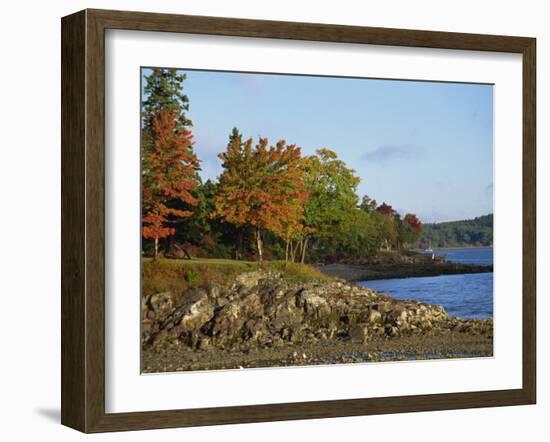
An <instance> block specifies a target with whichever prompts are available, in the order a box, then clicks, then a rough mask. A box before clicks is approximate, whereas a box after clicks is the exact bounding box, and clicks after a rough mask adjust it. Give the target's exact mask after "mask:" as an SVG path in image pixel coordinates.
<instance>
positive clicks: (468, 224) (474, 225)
mask: <svg viewBox="0 0 550 442" xmlns="http://www.w3.org/2000/svg"><path fill="white" fill-rule="evenodd" d="M430 241H431V244H432V247H455V246H456V247H468V246H492V245H493V214H490V215H484V216H479V217H477V218H474V219H467V220H462V221H450V222H444V223H431V224H424V225H423V226H422V236H421V237H420V241H419V243H418V246H419V247H421V248H426V247H427V246H429V244H430Z"/></svg>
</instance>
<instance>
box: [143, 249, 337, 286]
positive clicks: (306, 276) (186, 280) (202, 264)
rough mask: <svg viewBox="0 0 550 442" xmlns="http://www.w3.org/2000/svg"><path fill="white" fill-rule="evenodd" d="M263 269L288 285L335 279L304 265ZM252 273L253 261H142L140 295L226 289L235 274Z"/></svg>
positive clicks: (273, 263) (275, 265)
mask: <svg viewBox="0 0 550 442" xmlns="http://www.w3.org/2000/svg"><path fill="white" fill-rule="evenodd" d="M264 269H266V270H270V271H273V272H280V273H281V277H282V278H283V279H284V280H286V281H289V282H307V281H312V280H322V281H329V280H333V279H334V278H332V277H330V276H327V275H325V274H323V273H321V272H320V271H319V270H317V269H316V268H314V267H311V266H309V265H307V264H299V263H288V264H287V266H286V268H285V263H284V261H266V262H265V263H264ZM254 270H258V264H257V263H256V262H255V261H235V260H232V259H206V258H196V259H190V260H184V259H167V258H159V259H157V260H153V259H151V258H142V261H141V275H142V280H141V284H142V287H141V289H142V294H143V295H149V294H151V293H159V292H165V291H170V292H173V293H176V294H181V293H182V292H183V291H185V290H187V289H188V288H192V287H202V286H205V285H207V284H209V283H216V284H220V285H222V286H229V285H231V284H232V283H233V281H234V280H235V277H236V276H237V275H240V274H241V273H245V272H252V271H254Z"/></svg>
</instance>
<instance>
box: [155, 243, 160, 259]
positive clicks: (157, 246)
mask: <svg viewBox="0 0 550 442" xmlns="http://www.w3.org/2000/svg"><path fill="white" fill-rule="evenodd" d="M158 254H159V239H158V238H155V259H157V256H158Z"/></svg>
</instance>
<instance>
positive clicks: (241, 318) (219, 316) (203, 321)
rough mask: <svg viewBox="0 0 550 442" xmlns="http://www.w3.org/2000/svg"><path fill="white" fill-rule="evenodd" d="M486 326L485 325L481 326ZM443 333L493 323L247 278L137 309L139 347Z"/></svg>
mask: <svg viewBox="0 0 550 442" xmlns="http://www.w3.org/2000/svg"><path fill="white" fill-rule="evenodd" d="M484 324H485V325H484ZM438 330H439V331H441V330H455V331H463V332H465V333H472V334H476V333H479V334H482V333H492V322H490V321H487V322H485V323H484V322H483V321H468V320H461V319H458V318H451V317H449V316H448V315H447V313H446V312H445V310H444V309H443V308H442V307H440V306H437V305H430V304H425V303H422V302H418V301H398V300H395V299H393V298H391V297H389V296H387V295H384V294H381V293H378V292H375V291H374V290H371V289H368V288H361V287H358V286H355V285H353V284H349V283H345V282H342V281H335V282H308V283H300V284H298V283H288V282H285V281H284V280H283V279H282V278H280V276H279V275H277V274H272V273H266V272H261V271H258V272H250V273H245V274H242V275H240V276H238V277H237V278H236V280H235V283H234V284H233V285H232V286H231V287H229V288H224V287H221V286H217V285H211V286H209V287H205V288H195V289H190V290H187V291H186V292H185V293H183V294H181V295H180V296H176V294H174V293H170V292H164V293H157V294H152V295H149V296H147V297H145V298H144V299H143V302H142V342H143V345H144V346H148V347H158V346H163V345H184V346H188V347H191V348H197V349H203V350H207V349H209V348H217V349H229V350H241V351H243V352H246V351H249V350H250V349H254V348H270V347H273V348H277V347H281V346H284V345H286V344H290V345H292V344H304V343H316V342H320V341H324V340H349V341H351V342H356V343H367V342H368V341H369V339H370V338H371V337H373V336H383V337H387V338H388V339H392V338H394V337H397V336H403V335H413V334H420V333H423V334H426V333H432V332H434V331H438Z"/></svg>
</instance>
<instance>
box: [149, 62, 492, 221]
mask: <svg viewBox="0 0 550 442" xmlns="http://www.w3.org/2000/svg"><path fill="white" fill-rule="evenodd" d="M182 71H183V72H185V73H186V74H187V80H186V81H185V82H184V91H185V93H186V94H187V95H188V97H189V105H190V108H189V112H188V114H187V115H188V117H189V118H190V119H191V120H192V121H193V129H192V130H193V133H194V137H195V151H196V153H197V155H198V157H199V159H200V160H201V167H202V171H201V175H202V177H203V179H207V178H216V177H217V176H218V175H219V174H220V172H221V163H220V161H219V159H218V158H217V154H218V153H219V152H221V151H223V150H224V149H225V147H226V145H227V140H228V136H229V133H230V131H231V129H232V128H233V127H234V126H236V127H238V128H239V130H240V131H241V132H242V133H243V135H244V136H245V137H246V138H248V137H253V138H254V139H255V140H257V138H258V136H262V137H267V138H268V139H269V141H270V142H271V143H273V144H274V143H275V142H276V141H277V140H279V139H285V140H286V141H287V143H292V144H297V145H298V146H300V147H302V151H303V153H304V154H312V153H314V152H315V149H318V148H320V147H326V148H329V149H331V150H334V151H335V152H337V153H338V156H339V157H340V158H341V159H342V160H344V161H345V162H346V163H347V164H348V165H349V166H350V167H352V168H353V169H354V170H355V171H356V173H357V175H358V176H360V177H361V184H360V185H359V189H358V193H359V195H360V196H362V195H364V194H368V195H369V196H371V197H373V198H375V199H376V200H377V201H378V203H381V202H383V201H385V202H387V203H388V204H391V205H392V206H393V207H394V208H395V209H397V210H398V211H399V212H400V213H401V214H404V213H405V212H413V213H416V214H417V215H418V216H419V217H420V219H421V220H422V221H423V222H437V221H448V220H457V219H466V218H472V217H475V216H479V215H485V214H487V213H492V212H493V87H492V86H491V85H480V84H458V83H436V82H419V81H397V80H375V79H355V78H354V79H351V78H338V77H314V76H292V75H281V74H276V75H271V74H269V75H268V74H254V73H252V74H248V73H247V74H244V73H229V72H207V71H190V70H185V69H183V70H182ZM147 73H148V70H146V69H144V70H143V74H147Z"/></svg>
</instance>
